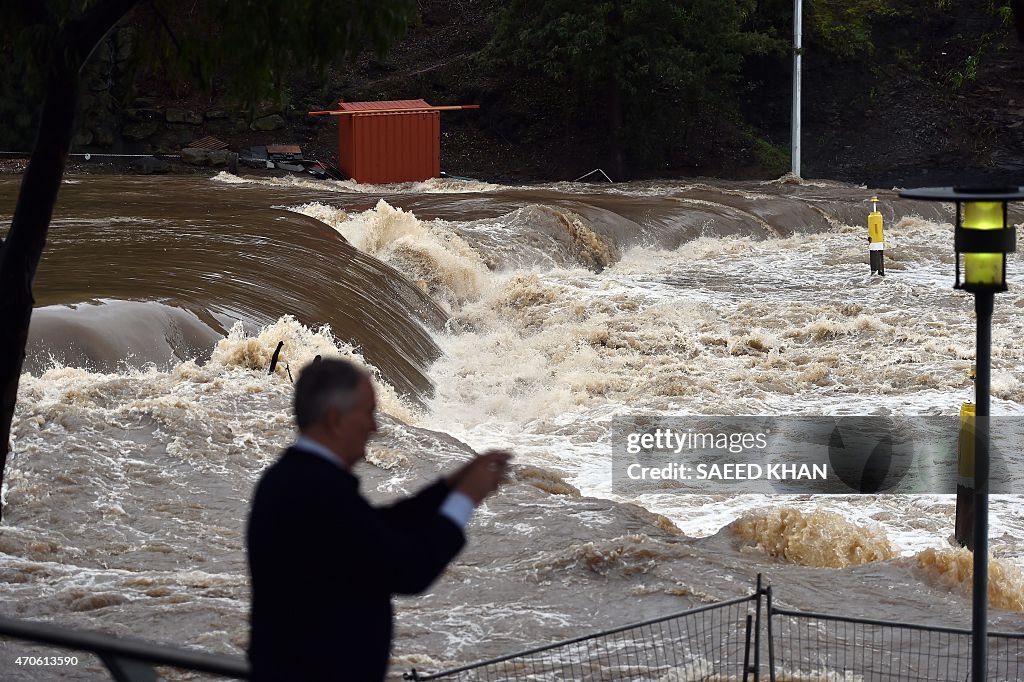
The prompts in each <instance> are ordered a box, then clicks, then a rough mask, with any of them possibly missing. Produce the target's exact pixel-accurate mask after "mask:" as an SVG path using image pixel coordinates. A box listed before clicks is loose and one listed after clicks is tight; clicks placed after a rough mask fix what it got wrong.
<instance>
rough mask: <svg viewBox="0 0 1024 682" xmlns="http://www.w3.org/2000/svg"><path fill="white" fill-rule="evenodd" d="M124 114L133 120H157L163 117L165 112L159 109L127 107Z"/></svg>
mask: <svg viewBox="0 0 1024 682" xmlns="http://www.w3.org/2000/svg"><path fill="white" fill-rule="evenodd" d="M124 115H125V117H126V118H128V119H129V120H131V121H156V120H158V119H162V118H163V117H164V116H163V112H161V111H160V110H159V109H144V108H138V109H125V110H124Z"/></svg>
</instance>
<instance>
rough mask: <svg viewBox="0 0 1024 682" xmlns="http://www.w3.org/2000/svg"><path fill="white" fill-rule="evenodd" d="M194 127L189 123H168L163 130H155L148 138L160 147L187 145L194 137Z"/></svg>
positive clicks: (168, 147)
mask: <svg viewBox="0 0 1024 682" xmlns="http://www.w3.org/2000/svg"><path fill="white" fill-rule="evenodd" d="M194 134H195V129H194V128H193V127H192V126H189V125H183V124H180V123H178V124H170V125H168V127H167V128H166V129H164V130H161V131H159V132H157V134H156V135H154V136H153V138H152V139H151V140H150V141H151V142H152V143H153V144H155V145H157V146H158V147H160V148H161V149H167V150H174V149H181V148H182V147H187V146H188V143H189V142H191V141H192V138H193V137H194Z"/></svg>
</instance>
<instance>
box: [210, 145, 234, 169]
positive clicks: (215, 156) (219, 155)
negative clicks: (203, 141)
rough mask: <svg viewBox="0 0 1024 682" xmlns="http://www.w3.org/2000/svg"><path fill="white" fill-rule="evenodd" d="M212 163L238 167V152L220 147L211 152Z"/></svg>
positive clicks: (212, 164)
mask: <svg viewBox="0 0 1024 682" xmlns="http://www.w3.org/2000/svg"><path fill="white" fill-rule="evenodd" d="M210 165H211V166H223V167H227V168H238V153H237V152H231V151H228V150H227V149H218V150H217V151H214V152H210Z"/></svg>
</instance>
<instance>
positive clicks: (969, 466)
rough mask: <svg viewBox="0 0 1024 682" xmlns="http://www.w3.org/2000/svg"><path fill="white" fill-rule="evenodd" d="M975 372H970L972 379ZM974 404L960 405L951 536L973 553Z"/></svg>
mask: <svg viewBox="0 0 1024 682" xmlns="http://www.w3.org/2000/svg"><path fill="white" fill-rule="evenodd" d="M974 374H975V370H973V369H972V370H971V379H974ZM974 417H975V413H974V403H963V404H962V405H960V437H959V440H958V444H957V453H956V468H957V477H956V523H955V526H954V529H953V535H954V537H955V538H956V542H957V544H958V545H960V546H961V547H966V548H967V549H969V550H971V551H974Z"/></svg>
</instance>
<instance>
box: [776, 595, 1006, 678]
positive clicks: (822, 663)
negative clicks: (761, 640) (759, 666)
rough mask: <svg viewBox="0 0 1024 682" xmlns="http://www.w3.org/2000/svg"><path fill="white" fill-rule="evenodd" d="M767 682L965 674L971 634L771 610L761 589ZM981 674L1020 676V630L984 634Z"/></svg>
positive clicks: (963, 675)
mask: <svg viewBox="0 0 1024 682" xmlns="http://www.w3.org/2000/svg"><path fill="white" fill-rule="evenodd" d="M768 602H769V606H768V613H769V618H768V652H769V669H770V674H771V680H772V682H776V681H778V682H783V681H785V680H829V681H832V680H836V681H837V682H841V681H844V680H872V682H874V681H878V682H886V681H888V680H892V681H898V682H933V681H942V682H947V681H948V682H962V681H965V680H969V679H970V678H971V631H970V630H962V629H957V628H942V627H933V626H925V625H915V624H912V623H895V622H891V621H879V620H869V619H866V618H846V617H842V616H834V615H827V614H821V613H807V612H801V611H790V610H786V609H777V608H773V607H772V606H771V593H770V590H769V594H768ZM987 642H988V656H987V662H988V665H987V679H988V680H991V681H992V682H1016V681H1017V680H1024V633H1003V632H989V633H988V637H987Z"/></svg>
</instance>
